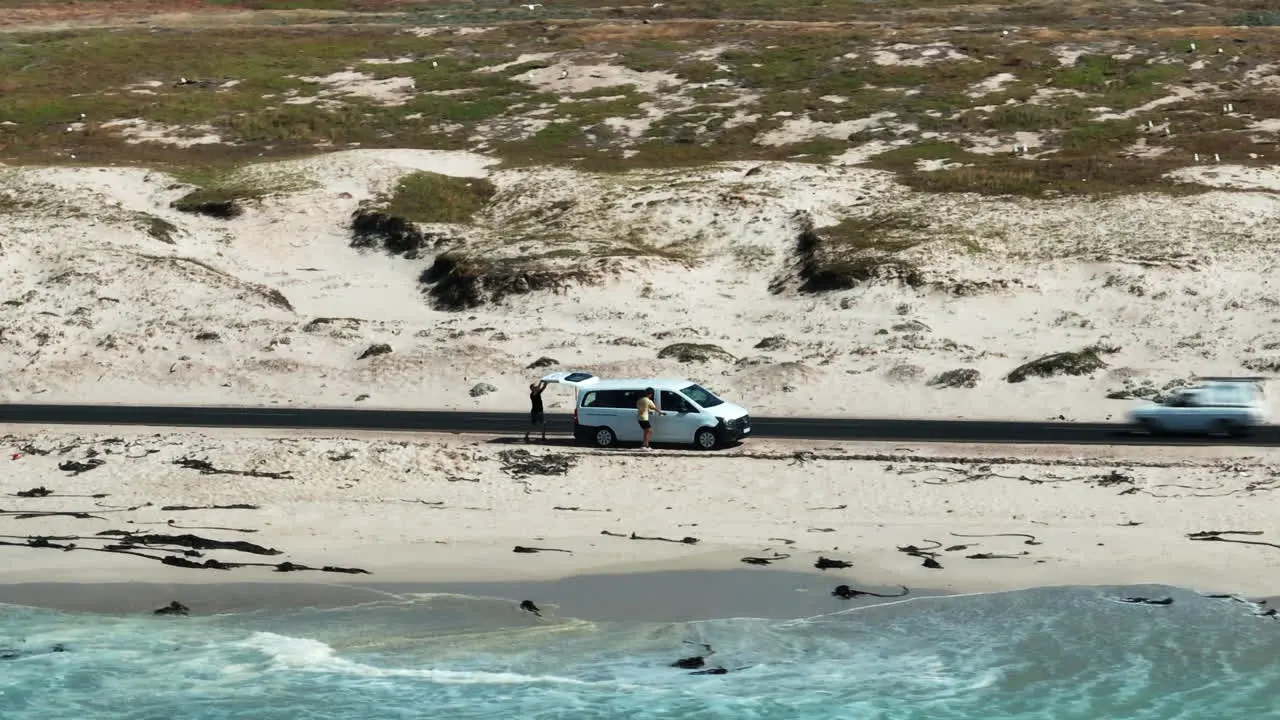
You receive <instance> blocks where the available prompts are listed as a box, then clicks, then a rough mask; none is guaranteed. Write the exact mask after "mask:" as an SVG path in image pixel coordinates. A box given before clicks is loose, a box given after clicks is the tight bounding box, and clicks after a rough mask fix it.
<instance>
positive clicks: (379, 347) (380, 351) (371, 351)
mask: <svg viewBox="0 0 1280 720" xmlns="http://www.w3.org/2000/svg"><path fill="white" fill-rule="evenodd" d="M390 352H391V346H390V345H388V344H386V343H374V344H373V345H370V346H369V347H368V348H367V349H366V350H365V351H364V352H362V353H360V357H358V358H356V359H357V360H364V359H365V358H371V357H376V356H378V355H386V354H388V353H390Z"/></svg>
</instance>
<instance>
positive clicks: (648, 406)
mask: <svg viewBox="0 0 1280 720" xmlns="http://www.w3.org/2000/svg"><path fill="white" fill-rule="evenodd" d="M651 412H656V413H658V414H659V415H666V413H665V412H663V411H661V410H659V409H658V405H657V404H656V403H655V402H654V401H653V388H648V389H646V390H645V391H644V395H643V396H642V397H641V398H640V401H639V402H637V403H636V413H637V415H639V417H640V427H641V428H643V429H644V444H643V445H641V446H640V449H641V450H652V449H653V448H652V447H650V446H649V438H650V437H651V436H652V435H653V425H651V424H650V423H649V413H651Z"/></svg>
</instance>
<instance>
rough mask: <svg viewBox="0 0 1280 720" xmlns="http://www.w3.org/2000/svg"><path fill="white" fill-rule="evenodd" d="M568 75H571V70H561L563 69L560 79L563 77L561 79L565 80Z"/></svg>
mask: <svg viewBox="0 0 1280 720" xmlns="http://www.w3.org/2000/svg"><path fill="white" fill-rule="evenodd" d="M567 77H569V71H568V70H561V71H560V79H561V80H564V79H565V78H567Z"/></svg>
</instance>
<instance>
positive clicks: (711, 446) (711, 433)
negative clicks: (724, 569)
mask: <svg viewBox="0 0 1280 720" xmlns="http://www.w3.org/2000/svg"><path fill="white" fill-rule="evenodd" d="M693 444H694V446H695V447H697V448H698V449H699V450H715V449H716V447H717V446H719V445H720V440H719V438H717V437H716V431H715V430H712V429H711V428H701V429H699V430H698V432H696V433H694V434H693Z"/></svg>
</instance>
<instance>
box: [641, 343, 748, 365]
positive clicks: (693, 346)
mask: <svg viewBox="0 0 1280 720" xmlns="http://www.w3.org/2000/svg"><path fill="white" fill-rule="evenodd" d="M658 359H659V360H668V359H673V360H677V361H679V362H682V363H693V362H710V361H712V360H720V361H723V362H733V361H734V360H735V359H736V358H734V356H733V355H731V354H729V353H728V352H727V351H726V350H725V349H724V348H722V347H720V346H719V345H710V344H705V343H675V344H673V345H668V346H666V347H664V348H662V349H661V350H659V351H658Z"/></svg>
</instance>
